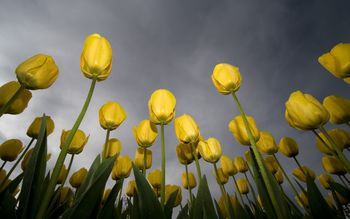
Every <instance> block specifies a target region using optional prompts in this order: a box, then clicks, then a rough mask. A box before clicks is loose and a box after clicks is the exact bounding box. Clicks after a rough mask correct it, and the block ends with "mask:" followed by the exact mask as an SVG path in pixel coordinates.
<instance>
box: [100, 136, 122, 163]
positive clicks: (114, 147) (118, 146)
mask: <svg viewBox="0 0 350 219" xmlns="http://www.w3.org/2000/svg"><path fill="white" fill-rule="evenodd" d="M103 148H106V153H105V156H106V158H109V157H113V156H117V157H118V156H119V154H120V151H121V150H122V143H121V142H120V141H119V140H118V139H116V138H110V139H108V142H107V147H105V144H103Z"/></svg>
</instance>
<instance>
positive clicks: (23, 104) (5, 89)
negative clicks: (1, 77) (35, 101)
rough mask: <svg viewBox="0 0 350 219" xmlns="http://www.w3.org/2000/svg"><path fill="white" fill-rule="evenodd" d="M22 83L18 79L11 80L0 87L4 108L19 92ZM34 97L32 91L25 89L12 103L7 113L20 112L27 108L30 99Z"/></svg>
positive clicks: (0, 103) (1, 102)
mask: <svg viewBox="0 0 350 219" xmlns="http://www.w3.org/2000/svg"><path fill="white" fill-rule="evenodd" d="M20 87H21V85H20V84H19V83H18V82H17V81H10V82H8V83H6V84H4V85H2V86H1V87H0V108H2V107H3V106H4V105H5V104H6V103H7V102H8V101H9V100H10V99H11V98H12V96H13V95H14V94H15V93H16V92H17V90H18V89H19V88H20ZM31 98H32V93H31V92H30V91H29V90H27V89H23V90H22V91H21V93H20V94H19V95H18V97H17V98H16V99H15V100H14V101H13V102H12V103H11V105H10V106H9V107H8V108H7V110H6V111H5V113H7V114H20V113H22V112H23V111H24V109H25V108H27V106H28V103H29V100H30V99H31Z"/></svg>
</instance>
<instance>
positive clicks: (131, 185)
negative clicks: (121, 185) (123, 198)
mask: <svg viewBox="0 0 350 219" xmlns="http://www.w3.org/2000/svg"><path fill="white" fill-rule="evenodd" d="M135 194H136V182H135V180H131V181H129V182H128V186H127V187H126V195H127V196H129V197H133V196H134V195H135Z"/></svg>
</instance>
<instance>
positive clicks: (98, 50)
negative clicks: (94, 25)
mask: <svg viewBox="0 0 350 219" xmlns="http://www.w3.org/2000/svg"><path fill="white" fill-rule="evenodd" d="M80 68H81V71H82V72H83V74H84V76H85V77H87V78H90V79H93V78H96V80H97V81H103V80H105V79H106V78H107V77H108V76H109V73H110V72H111V70H112V46H111V44H110V43H109V42H108V40H107V39H106V38H104V37H102V36H101V35H99V34H97V33H94V34H91V35H89V36H88V37H87V38H86V39H85V42H84V48H83V51H82V53H81V56H80Z"/></svg>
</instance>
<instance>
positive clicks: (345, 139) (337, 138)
mask: <svg viewBox="0 0 350 219" xmlns="http://www.w3.org/2000/svg"><path fill="white" fill-rule="evenodd" d="M327 133H328V135H329V136H331V138H332V140H333V141H334V142H335V145H336V146H337V147H338V148H339V150H340V151H343V150H344V148H345V146H347V144H349V136H348V134H347V132H346V131H344V130H343V129H340V128H335V129H332V130H328V131H327ZM319 136H320V137H321V138H322V139H323V141H324V142H325V143H326V145H325V143H324V142H322V141H321V140H320V139H319V138H318V137H316V147H317V149H319V150H320V151H321V152H322V153H325V154H328V155H332V154H334V153H335V152H336V151H335V150H334V149H333V147H332V146H331V145H332V144H331V142H329V141H328V138H326V137H325V136H324V134H323V133H320V134H319Z"/></svg>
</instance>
